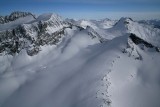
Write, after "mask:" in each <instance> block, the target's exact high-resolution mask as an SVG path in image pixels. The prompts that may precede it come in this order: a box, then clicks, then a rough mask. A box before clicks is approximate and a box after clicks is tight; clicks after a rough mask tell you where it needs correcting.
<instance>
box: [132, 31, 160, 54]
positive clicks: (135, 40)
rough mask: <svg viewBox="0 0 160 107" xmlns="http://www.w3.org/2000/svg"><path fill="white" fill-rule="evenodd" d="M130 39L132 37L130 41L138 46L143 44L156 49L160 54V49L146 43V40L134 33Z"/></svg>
mask: <svg viewBox="0 0 160 107" xmlns="http://www.w3.org/2000/svg"><path fill="white" fill-rule="evenodd" d="M129 37H130V39H131V40H132V41H133V42H134V43H135V44H136V45H139V44H143V45H144V46H146V47H147V48H155V50H156V51H157V52H160V50H159V47H156V46H153V45H152V44H151V43H148V42H146V41H145V40H143V39H141V38H139V37H137V36H136V35H135V34H133V33H131V34H130V36H129Z"/></svg>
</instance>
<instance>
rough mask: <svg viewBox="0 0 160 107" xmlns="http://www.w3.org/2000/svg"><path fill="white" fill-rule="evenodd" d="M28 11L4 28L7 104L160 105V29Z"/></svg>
mask: <svg viewBox="0 0 160 107" xmlns="http://www.w3.org/2000/svg"><path fill="white" fill-rule="evenodd" d="M21 14H22V13H21ZM21 14H20V15H18V16H19V17H20V18H17V17H16V18H17V19H16V20H14V21H10V22H7V23H4V22H5V21H4V22H3V23H1V24H0V107H160V101H159V99H160V66H159V63H160V29H159V28H155V27H154V26H153V25H149V24H148V23H139V22H137V21H133V20H132V19H131V18H121V19H120V20H119V21H115V20H110V19H104V20H98V21H96V20H78V21H76V20H73V19H63V18H62V17H60V16H59V15H57V14H43V15H40V16H38V17H33V16H34V15H31V14H29V15H28V14H27V15H26V14H23V15H21ZM15 16H16V14H15ZM3 20H4V19H3ZM3 20H2V21H3ZM24 20H25V21H24ZM2 21H0V22H2ZM7 21H8V20H7Z"/></svg>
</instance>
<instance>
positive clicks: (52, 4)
mask: <svg viewBox="0 0 160 107" xmlns="http://www.w3.org/2000/svg"><path fill="white" fill-rule="evenodd" d="M12 11H30V12H33V13H35V14H41V13H46V12H49V13H50V12H53V13H58V14H60V15H61V16H63V17H68V18H75V19H81V18H87V19H101V18H105V17H106V18H113V19H118V18H120V17H132V18H135V19H157V18H158V19H160V0H0V15H6V14H9V13H11V12H12Z"/></svg>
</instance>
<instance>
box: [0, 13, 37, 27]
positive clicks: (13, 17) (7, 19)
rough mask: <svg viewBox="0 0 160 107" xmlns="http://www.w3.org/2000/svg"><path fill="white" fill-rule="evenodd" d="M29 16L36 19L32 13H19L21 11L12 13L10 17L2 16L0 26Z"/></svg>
mask: <svg viewBox="0 0 160 107" xmlns="http://www.w3.org/2000/svg"><path fill="white" fill-rule="evenodd" d="M28 15H31V16H33V17H34V18H35V16H34V15H33V14H32V13H30V12H19V11H16V12H12V13H11V14H10V15H7V16H0V24H4V23H8V22H11V21H14V20H17V19H18V18H21V17H26V16H28Z"/></svg>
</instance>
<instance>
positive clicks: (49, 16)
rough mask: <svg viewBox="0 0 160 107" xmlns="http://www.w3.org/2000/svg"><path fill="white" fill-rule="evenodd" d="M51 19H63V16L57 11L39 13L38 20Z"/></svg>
mask: <svg viewBox="0 0 160 107" xmlns="http://www.w3.org/2000/svg"><path fill="white" fill-rule="evenodd" d="M49 20H59V21H62V20H63V19H62V17H61V16H59V15H58V14H55V13H44V14H42V15H39V16H38V18H37V21H49Z"/></svg>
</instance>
